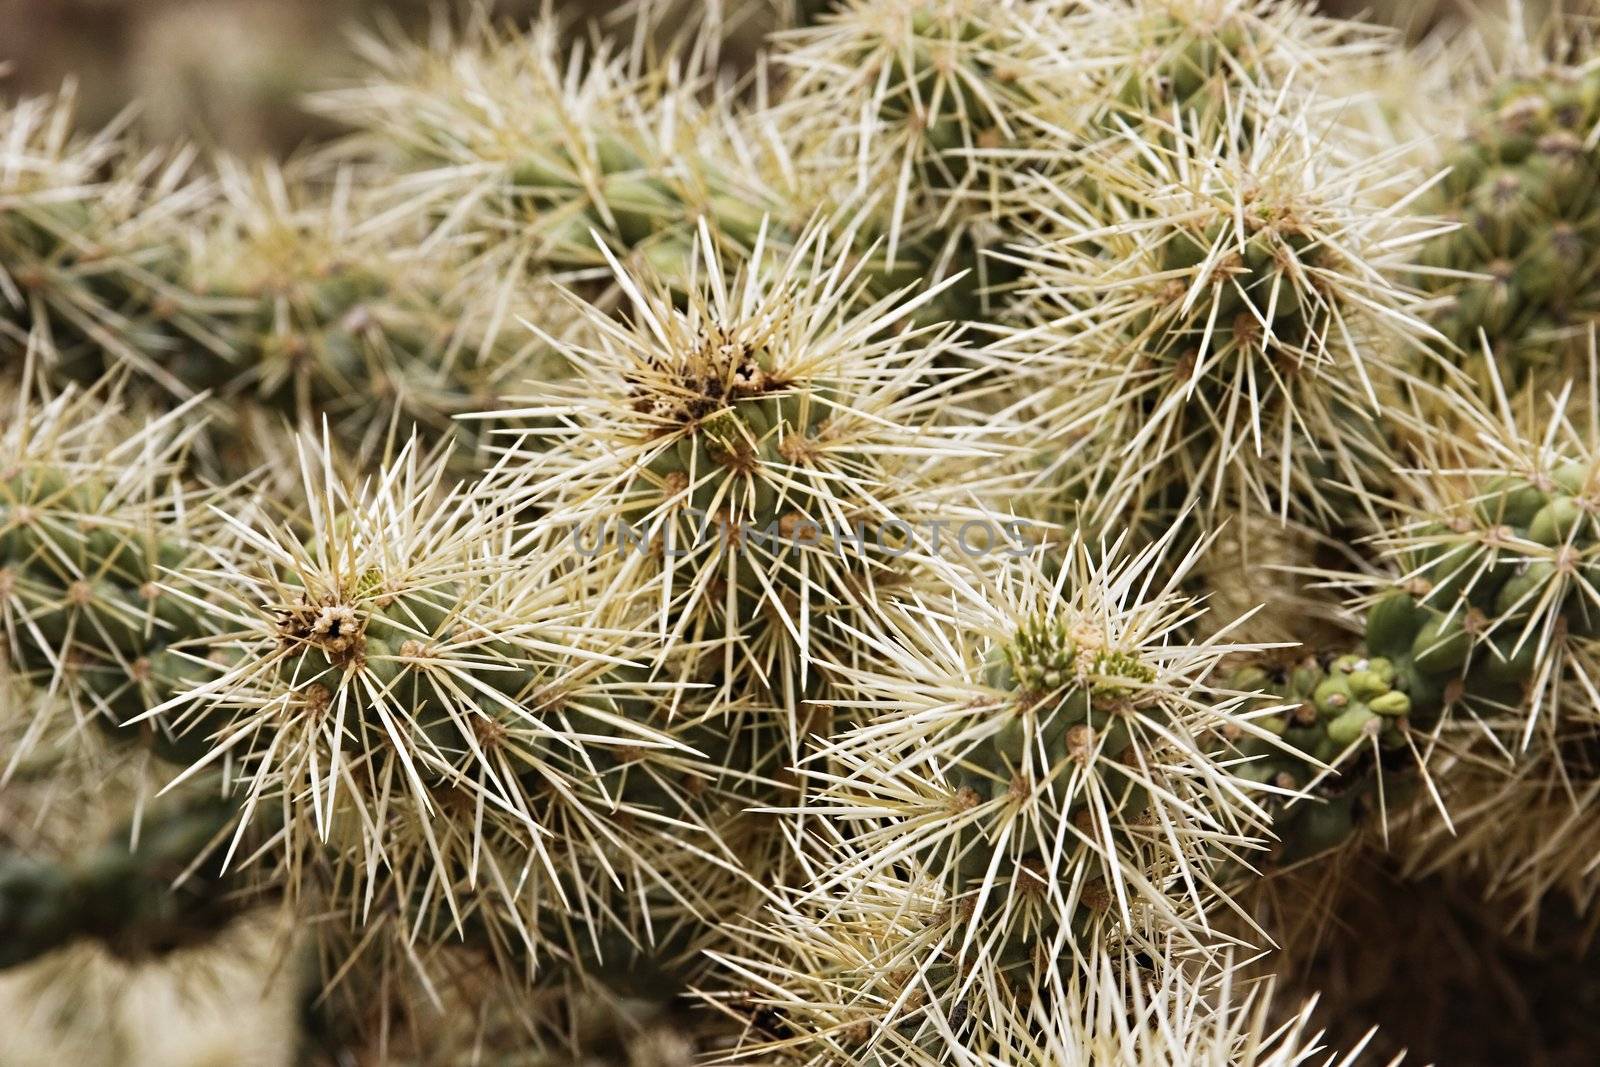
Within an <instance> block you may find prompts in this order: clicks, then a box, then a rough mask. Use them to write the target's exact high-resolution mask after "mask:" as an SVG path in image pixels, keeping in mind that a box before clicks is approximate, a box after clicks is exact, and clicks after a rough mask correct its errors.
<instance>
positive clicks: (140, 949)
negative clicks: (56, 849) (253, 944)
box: [0, 799, 240, 968]
mask: <svg viewBox="0 0 1600 1067" xmlns="http://www.w3.org/2000/svg"><path fill="white" fill-rule="evenodd" d="M232 817H233V811H232V809H231V808H230V807H229V806H228V805H226V804H223V803H219V802H218V801H216V800H215V799H211V800H197V801H194V802H193V803H190V804H188V805H185V806H176V807H173V808H172V809H171V810H166V811H161V812H156V813H153V814H151V815H149V816H147V817H146V818H145V819H144V821H143V825H142V826H141V827H140V832H139V835H138V844H137V845H132V846H130V845H129V844H128V843H127V841H126V838H127V836H128V835H127V834H126V833H124V834H123V835H122V837H120V838H119V839H117V840H116V841H114V842H112V843H108V844H106V845H103V846H101V847H100V848H98V849H96V850H94V851H93V852H90V853H89V854H88V855H87V856H85V857H83V858H81V859H78V860H68V861H63V862H53V861H47V860H39V859H35V858H30V857H27V856H24V855H21V854H19V853H15V852H9V851H0V968H5V967H14V966H17V965H19V964H23V963H27V962H28V961H30V960H34V959H37V958H38V957H40V956H42V955H45V954H46V953H49V952H53V951H55V950H56V949H58V948H61V947H63V946H65V945H68V944H72V943H74V942H78V941H94V942H98V943H99V944H100V945H102V946H103V947H105V948H106V949H107V950H108V951H110V952H113V953H115V954H117V955H119V956H121V957H124V958H126V959H130V960H139V959H143V958H147V957H150V956H153V955H162V954H165V953H168V952H172V951H174V950H176V949H180V948H183V947H184V946H187V945H191V944H195V943H198V942H202V941H204V940H206V939H207V938H209V937H210V936H211V935H213V934H214V933H216V932H217V931H218V930H220V929H221V928H222V927H224V926H226V925H227V924H228V923H229V922H231V921H232V920H233V919H234V918H236V917H237V915H238V912H239V906H240V905H239V903H238V901H237V900H235V899H233V898H232V897H230V896H229V893H228V888H229V887H228V886H227V885H226V884H225V878H224V876H223V874H222V872H221V870H220V868H219V867H218V866H217V861H216V860H215V859H212V860H207V861H204V862H202V863H200V864H199V865H198V866H197V865H196V863H195V859H196V857H197V856H200V855H201V854H202V853H203V852H204V851H205V849H206V847H207V846H208V845H210V844H212V843H213V841H214V839H215V838H216V837H217V836H218V835H219V834H221V833H222V832H224V830H225V829H226V828H227V826H228V823H229V822H230V820H231V819H232ZM180 877H183V881H182V882H181V884H175V883H177V882H178V880H179V878H180Z"/></svg>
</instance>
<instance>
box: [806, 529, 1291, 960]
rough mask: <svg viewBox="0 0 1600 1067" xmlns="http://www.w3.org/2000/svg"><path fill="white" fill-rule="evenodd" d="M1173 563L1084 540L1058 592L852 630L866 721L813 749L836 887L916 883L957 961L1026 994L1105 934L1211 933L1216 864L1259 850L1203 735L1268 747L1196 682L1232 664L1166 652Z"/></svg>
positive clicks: (1015, 579)
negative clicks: (1154, 573)
mask: <svg viewBox="0 0 1600 1067" xmlns="http://www.w3.org/2000/svg"><path fill="white" fill-rule="evenodd" d="M1169 536H1170V535H1169ZM1167 547H1168V545H1167V542H1166V541H1162V542H1157V543H1156V544H1155V545H1154V546H1151V547H1150V548H1147V549H1145V550H1144V551H1142V552H1140V553H1138V554H1135V555H1132V556H1130V557H1128V558H1126V559H1122V560H1116V559H1114V558H1107V559H1102V558H1100V557H1099V556H1098V555H1097V554H1096V553H1094V552H1091V551H1090V550H1089V549H1087V548H1086V547H1085V546H1083V545H1082V543H1081V542H1078V543H1075V544H1074V545H1072V546H1071V547H1070V548H1069V549H1068V551H1067V555H1066V559H1065V560H1064V561H1063V562H1062V564H1061V567H1060V570H1059V572H1058V573H1057V575H1056V576H1055V577H1053V578H1052V577H1047V576H1046V575H1045V574H1044V573H1042V572H1041V571H1040V570H1039V569H1038V568H1037V565H1036V562H1035V561H1031V560H1030V561H1026V562H1022V563H1018V564H1016V565H1015V566H1012V567H1007V568H1005V569H1004V570H1002V571H1001V572H1000V573H998V574H996V575H995V576H993V577H992V578H991V579H989V580H988V581H985V582H983V583H982V584H974V585H973V586H970V587H967V588H965V589H964V590H963V591H962V592H960V593H958V594H956V595H953V596H952V597H951V598H950V600H949V601H948V602H943V601H940V600H931V601H926V602H923V601H920V600H919V602H918V603H917V604H914V605H913V604H907V605H906V606H904V607H903V608H901V609H899V610H890V611H889V612H887V613H886V617H885V618H884V619H883V620H882V621H881V622H879V623H877V624H876V625H875V626H874V627H872V628H871V629H867V630H865V631H864V632H863V633H862V635H861V640H862V641H863V642H864V643H865V644H866V645H867V646H868V647H869V648H870V649H871V650H872V651H873V653H874V654H875V656H874V658H875V659H876V660H877V661H879V662H880V663H881V664H882V666H880V667H878V668H876V669H873V670H866V669H860V670H847V671H842V672H841V673H842V675H843V678H844V682H843V683H842V684H844V686H845V688H846V690H847V692H848V693H849V694H850V699H849V704H850V705H851V706H855V707H859V708H860V709H861V710H862V713H863V714H864V716H865V717H864V719H863V721H862V722H861V724H860V725H859V726H856V727H853V728H851V729H848V730H845V731H843V732H842V733H841V734H840V735H839V736H838V737H837V738H836V739H835V740H834V741H833V742H832V743H831V744H830V745H828V746H827V747H826V749H825V750H824V751H825V753H826V754H827V755H828V756H829V757H830V769H829V770H827V771H826V772H823V773H824V776H825V778H826V779H827V780H828V781H829V782H830V783H831V784H830V787H829V789H828V791H827V795H826V797H825V798H824V799H823V800H822V801H820V802H821V803H824V804H826V805H827V807H828V808H829V810H831V811H832V812H833V813H834V816H835V818H836V819H838V820H840V821H842V822H844V823H845V824H847V825H850V826H852V827H854V828H855V831H856V832H855V837H854V840H853V841H852V843H851V844H852V851H851V852H850V853H849V854H847V856H846V858H845V859H843V860H842V861H839V863H838V864H837V866H838V867H839V870H838V873H837V874H835V875H832V876H830V877H831V878H836V879H837V880H838V881H839V882H840V884H842V885H845V886H849V885H850V884H851V880H852V879H853V878H855V877H857V876H858V874H857V872H859V871H862V870H871V871H879V870H885V869H887V868H889V867H891V866H895V865H900V864H914V865H916V867H917V868H918V869H926V870H928V871H929V872H930V875H929V876H930V877H931V878H932V879H933V880H934V881H936V882H937V883H939V884H940V885H941V886H942V887H943V889H944V892H946V893H947V894H948V895H949V899H950V901H951V902H952V905H953V906H955V907H957V908H958V909H959V911H960V918H959V919H956V920H952V922H954V925H955V927H956V931H955V933H954V934H952V935H951V936H952V937H953V939H954V940H953V942H952V944H951V945H950V946H948V947H949V948H950V949H951V950H953V951H955V952H956V954H957V955H958V956H961V957H965V956H966V955H967V953H968V952H969V951H970V952H973V953H976V954H977V955H978V956H980V957H982V958H983V959H985V960H987V961H989V963H990V964H992V965H993V966H994V967H995V968H996V974H997V975H998V974H1004V975H1006V983H1007V984H1009V986H1010V987H1011V988H1013V989H1018V990H1023V991H1027V990H1033V989H1039V988H1048V987H1050V986H1052V985H1053V984H1054V983H1056V982H1057V981H1058V980H1059V975H1060V973H1061V972H1062V969H1064V968H1065V969H1071V968H1072V967H1075V966H1079V965H1081V963H1082V961H1085V960H1092V959H1093V958H1095V953H1096V951H1097V950H1098V949H1099V947H1100V945H1101V943H1102V941H1103V939H1104V938H1106V937H1107V936H1109V935H1108V933H1107V930H1109V929H1117V928H1121V930H1122V931H1123V934H1122V935H1121V936H1135V935H1136V934H1137V933H1138V932H1139V931H1141V930H1143V929H1146V928H1149V927H1152V926H1153V928H1154V929H1156V930H1163V929H1165V930H1167V932H1168V933H1169V934H1170V933H1174V932H1176V933H1182V932H1185V931H1188V932H1189V933H1190V934H1195V932H1196V931H1198V930H1200V929H1203V927H1204V924H1205V919H1204V914H1203V912H1204V909H1205V908H1206V907H1208V906H1210V905H1211V904H1212V903H1214V901H1213V895H1212V888H1213V885H1212V865H1213V863H1214V860H1215V858H1216V857H1217V856H1219V855H1225V854H1231V855H1233V856H1235V857H1241V856H1243V855H1244V854H1245V853H1247V852H1248V851H1250V849H1251V848H1252V846H1253V844H1254V842H1253V840H1252V837H1251V835H1252V832H1253V829H1254V827H1255V826H1256V824H1257V820H1258V819H1259V817H1260V809H1259V807H1258V806H1257V805H1256V803H1255V802H1254V801H1253V800H1252V799H1251V797H1250V796H1249V795H1248V794H1247V792H1246V790H1245V788H1243V787H1241V785H1240V784H1239V783H1238V782H1237V781H1236V780H1235V779H1234V778H1233V777H1232V775H1231V774H1230V773H1229V771H1228V770H1227V769H1226V767H1225V766H1223V765H1221V764H1218V763H1215V762H1213V761H1212V759H1211V758H1210V757H1209V756H1208V755H1207V754H1206V751H1205V749H1204V747H1203V746H1202V744H1201V743H1200V740H1199V739H1200V738H1201V737H1203V736H1205V735H1206V734H1207V733H1208V732H1209V731H1211V730H1214V729H1223V728H1227V729H1231V730H1233V731H1236V732H1250V733H1252V734H1259V735H1261V736H1267V735H1266V732H1265V731H1264V730H1262V729H1261V728H1260V727H1258V726H1255V725H1254V724H1252V723H1251V722H1250V721H1248V719H1247V718H1245V717H1236V716H1235V715H1234V711H1235V708H1236V707H1237V705H1238V703H1239V698H1238V697H1236V696H1229V695H1226V694H1223V693H1220V692H1216V691H1213V690H1212V689H1210V688H1209V686H1208V685H1207V684H1206V681H1205V679H1206V678H1207V677H1208V676H1209V675H1210V674H1211V673H1212V671H1213V670H1214V669H1215V668H1216V666H1217V664H1218V663H1219V661H1221V660H1222V658H1223V657H1224V656H1226V655H1228V654H1230V653H1235V652H1239V651H1241V649H1239V648H1237V647H1235V646H1229V645H1225V644H1221V643H1220V642H1218V641H1216V640H1214V639H1213V640H1209V641H1206V642H1203V643H1200V644H1196V645H1186V644H1183V643H1181V642H1180V641H1178V640H1177V639H1176V638H1175V634H1176V632H1177V631H1178V630H1179V629H1180V628H1181V627H1183V626H1184V625H1185V624H1186V623H1187V622H1188V621H1189V619H1190V616H1191V615H1192V613H1193V612H1194V611H1195V607H1194V604H1193V603H1192V602H1191V601H1189V600H1187V599H1186V598H1184V597H1182V596H1181V595H1179V594H1178V593H1177V592H1176V582H1177V580H1178V578H1173V579H1171V580H1170V582H1171V584H1168V585H1167V586H1166V587H1165V588H1162V587H1161V586H1159V585H1155V584H1152V579H1151V576H1150V571H1151V570H1152V567H1153V564H1154V562H1155V560H1156V558H1157V557H1159V556H1160V555H1161V554H1162V552H1164V551H1165V550H1166V548H1167ZM1183 569H1184V568H1183V566H1182V565H1180V566H1179V567H1178V568H1177V570H1178V573H1179V575H1180V576H1181V573H1182V571H1183ZM856 852H859V857H857V856H856V854H855V853H856Z"/></svg>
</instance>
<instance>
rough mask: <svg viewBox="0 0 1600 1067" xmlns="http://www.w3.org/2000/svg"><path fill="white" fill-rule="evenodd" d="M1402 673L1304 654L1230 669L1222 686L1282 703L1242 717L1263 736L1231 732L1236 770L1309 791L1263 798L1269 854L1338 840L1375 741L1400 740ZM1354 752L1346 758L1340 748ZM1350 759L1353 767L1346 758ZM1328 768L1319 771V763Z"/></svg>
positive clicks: (1355, 658) (1362, 791) (1300, 851)
mask: <svg viewBox="0 0 1600 1067" xmlns="http://www.w3.org/2000/svg"><path fill="white" fill-rule="evenodd" d="M1406 684H1407V683H1406V680H1405V679H1403V678H1402V677H1401V675H1400V668H1398V667H1397V666H1396V664H1395V662H1394V661H1392V660H1390V659H1387V658H1385V657H1382V656H1367V655H1364V654H1361V653H1351V654H1346V655H1342V656H1338V657H1336V658H1334V659H1333V660H1331V661H1326V662H1325V661H1323V660H1320V659H1318V658H1315V657H1312V658H1309V659H1306V660H1303V661H1301V662H1299V663H1296V664H1293V665H1290V666H1275V667H1270V668H1269V667H1264V666H1260V665H1252V666H1248V667H1244V668H1241V669H1240V670H1238V671H1235V672H1234V673H1233V675H1232V676H1231V677H1230V678H1229V679H1228V682H1227V685H1228V688H1230V689H1235V690H1238V691H1240V692H1257V693H1262V694H1264V695H1263V696H1262V697H1261V698H1260V699H1259V700H1257V701H1255V702H1254V703H1255V704H1256V705H1257V706H1260V707H1263V708H1265V707H1272V708H1278V707H1280V706H1282V705H1287V708H1285V709H1284V710H1279V711H1275V712H1274V713H1272V714H1269V715H1265V716H1257V717H1255V718H1253V719H1252V720H1251V721H1252V723H1253V724H1254V725H1255V726H1258V727H1260V728H1261V729H1263V730H1265V731H1266V732H1267V733H1268V734H1270V735H1272V738H1271V739H1268V738H1266V737H1261V736H1258V735H1255V734H1250V735H1247V736H1240V737H1238V738H1236V739H1235V740H1234V741H1233V743H1232V749H1233V750H1234V751H1235V752H1237V753H1238V754H1239V755H1240V756H1243V757H1247V758H1248V760H1249V762H1247V763H1244V764H1242V765H1241V766H1239V768H1238V769H1237V771H1236V773H1237V774H1238V776H1239V777H1240V778H1242V779H1244V780H1246V781H1253V782H1258V783H1262V784H1264V785H1268V786H1271V787H1272V788H1273V789H1277V790H1293V791H1295V792H1297V793H1298V792H1301V791H1304V790H1307V789H1310V795H1309V796H1306V797H1303V798H1297V799H1293V800H1292V801H1291V799H1290V798H1288V797H1284V796H1281V795H1276V794H1269V795H1266V796H1265V799H1266V802H1267V803H1268V805H1269V807H1270V809H1271V811H1272V830H1273V833H1274V835H1275V836H1276V837H1277V839H1278V843H1277V845H1276V848H1275V851H1274V853H1273V861H1274V862H1275V863H1277V864H1283V865H1287V864H1292V863H1297V862H1300V861H1302V860H1306V859H1309V858H1312V857H1314V856H1318V855H1321V854H1322V853H1324V852H1328V851H1331V850H1332V849H1334V848H1337V847H1338V846H1340V845H1342V844H1344V843H1345V842H1346V841H1347V840H1349V839H1350V837H1351V836H1352V835H1353V834H1354V833H1355V831H1356V828H1357V823H1358V820H1359V819H1360V818H1361V816H1362V815H1363V814H1364V813H1365V811H1366V808H1367V806H1368V805H1369V804H1370V803H1371V802H1372V793H1373V789H1374V787H1375V784H1376V778H1375V775H1373V774H1372V773H1371V772H1370V763H1369V762H1364V761H1367V759H1368V757H1370V756H1371V753H1372V746H1371V745H1370V744H1368V743H1367V742H1368V741H1369V739H1375V740H1376V742H1377V744H1378V749H1379V751H1380V752H1391V751H1398V750H1400V749H1401V748H1402V747H1403V746H1404V745H1405V737H1406V729H1407V725H1408V722H1409V716H1410V715H1411V714H1412V710H1413V708H1412V701H1411V696H1410V694H1409V693H1408V692H1406V691H1405V688H1404V687H1405V686H1406ZM1357 753H1358V754H1359V755H1357V756H1356V759H1355V760H1354V761H1351V760H1348V759H1346V757H1347V756H1348V755H1351V754H1357ZM1352 763H1353V764H1354V765H1352ZM1324 765H1326V766H1335V767H1338V768H1339V769H1338V770H1336V771H1334V772H1331V773H1330V772H1325V771H1323V770H1322V766H1324Z"/></svg>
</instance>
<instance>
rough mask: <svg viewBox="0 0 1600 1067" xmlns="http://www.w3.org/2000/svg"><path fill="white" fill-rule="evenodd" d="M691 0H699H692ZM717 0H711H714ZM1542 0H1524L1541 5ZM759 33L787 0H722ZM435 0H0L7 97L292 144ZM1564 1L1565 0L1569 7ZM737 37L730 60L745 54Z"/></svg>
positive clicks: (1349, 10)
mask: <svg viewBox="0 0 1600 1067" xmlns="http://www.w3.org/2000/svg"><path fill="white" fill-rule="evenodd" d="M688 2H695V3H696V4H697V6H700V5H702V4H703V2H704V0H688ZM713 2H715V0H713ZM1540 2H1541V0H1529V6H1536V5H1538V4H1539V3H1540ZM724 3H725V4H726V7H727V16H726V17H728V18H730V19H733V20H737V21H739V22H741V23H742V24H743V26H744V27H745V28H746V29H747V30H748V31H749V32H748V33H747V34H746V35H744V37H745V39H748V40H749V41H750V42H751V43H753V42H754V41H755V40H757V39H758V38H759V34H760V31H761V29H762V28H764V26H766V25H770V24H771V23H772V21H773V20H774V19H775V18H777V17H780V16H781V13H782V12H783V11H784V10H785V8H786V6H787V4H788V3H789V0H724ZM466 4H467V0H456V2H455V3H454V4H449V5H441V4H440V3H439V2H438V0H0V64H5V65H7V66H8V67H9V75H8V76H7V78H6V80H5V81H4V82H0V93H3V94H4V95H7V96H10V95H29V94H33V93H42V92H51V91H54V90H55V89H57V88H59V87H60V86H61V84H62V82H63V80H65V79H68V78H70V79H73V80H75V81H76V83H77V85H78V91H79V94H80V99H81V102H82V105H83V118H84V119H85V120H86V123H87V124H88V125H90V126H92V125H95V124H97V123H99V122H104V121H107V120H109V119H111V118H112V117H114V116H115V115H116V114H117V113H118V112H119V111H121V110H122V109H123V108H125V107H127V106H128V104H129V102H130V101H135V100H136V101H138V102H139V119H140V122H141V123H142V124H143V126H144V127H145V130H146V132H147V133H149V134H150V135H151V136H152V137H156V138H174V137H180V138H185V139H192V140H195V141H197V142H199V143H200V144H203V145H210V146H215V147H218V148H226V149H228V150H231V151H233V152H238V153H244V154H263V153H264V154H271V155H284V154H287V153H289V152H291V151H293V150H294V149H295V148H296V147H297V146H299V145H302V144H304V143H305V142H306V141H307V140H314V139H317V138H319V137H321V136H323V135H325V134H326V133H327V132H328V130H327V128H326V127H325V126H324V125H323V124H321V123H320V122H319V121H318V120H317V119H315V118H314V117H312V116H309V115H307V114H305V113H304V112H303V111H301V110H300V109H299V108H298V107H297V106H296V101H297V100H298V98H299V96H300V94H302V93H303V92H306V91H307V90H309V89H312V88H318V87H324V86H326V85H328V84H330V83H334V82H337V81H339V80H340V78H341V76H342V75H343V74H345V73H346V72H347V71H349V70H350V69H351V68H352V65H353V57H352V55H351V51H350V48H349V36H348V32H347V31H349V29H350V28H351V27H357V26H368V27H370V26H373V25H377V24H381V23H384V22H387V23H392V24H394V25H396V26H398V27H402V28H407V29H410V30H412V31H420V30H421V29H423V28H424V27H425V26H426V24H427V22H428V20H429V18H430V17H431V16H433V15H435V14H437V13H439V11H440V10H441V9H442V7H443V8H448V7H464V6H466ZM542 6H544V5H543V3H541V0H495V2H494V4H493V7H494V8H495V9H496V10H497V11H498V12H499V13H500V14H501V15H502V16H504V17H506V18H511V19H516V18H518V17H524V16H527V15H530V14H532V13H535V12H536V11H537V10H539V9H540V8H541V7H542ZM552 6H553V7H554V9H555V10H556V12H557V13H558V14H560V15H561V16H563V17H565V18H567V19H568V20H569V21H570V22H571V23H573V24H581V23H582V22H583V21H584V20H586V19H589V18H591V17H593V16H595V15H597V14H599V15H603V16H607V17H610V18H613V19H618V18H623V17H626V14H627V10H628V8H627V6H626V3H625V0H553V3H552ZM1322 6H1324V7H1325V8H1327V9H1329V10H1330V11H1333V12H1335V13H1337V14H1341V15H1346V16H1349V17H1356V18H1370V19H1374V20H1377V21H1380V22H1386V23H1389V24H1392V25H1396V26H1400V27H1402V28H1404V29H1405V30H1406V31H1407V32H1408V34H1410V35H1413V36H1419V35H1421V34H1422V33H1424V32H1426V31H1427V30H1428V29H1429V28H1431V27H1434V26H1436V25H1438V24H1439V23H1441V22H1445V23H1448V22H1450V21H1452V20H1456V21H1459V20H1462V19H1470V18H1472V17H1473V16H1474V15H1475V14H1477V13H1478V12H1480V11H1482V10H1487V9H1490V8H1498V7H1499V6H1501V4H1500V0H1323V4H1322ZM1569 6H1570V5H1569ZM738 60H739V55H738V53H737V49H735V50H734V52H733V53H731V54H730V55H729V56H728V62H730V63H737V62H738Z"/></svg>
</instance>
